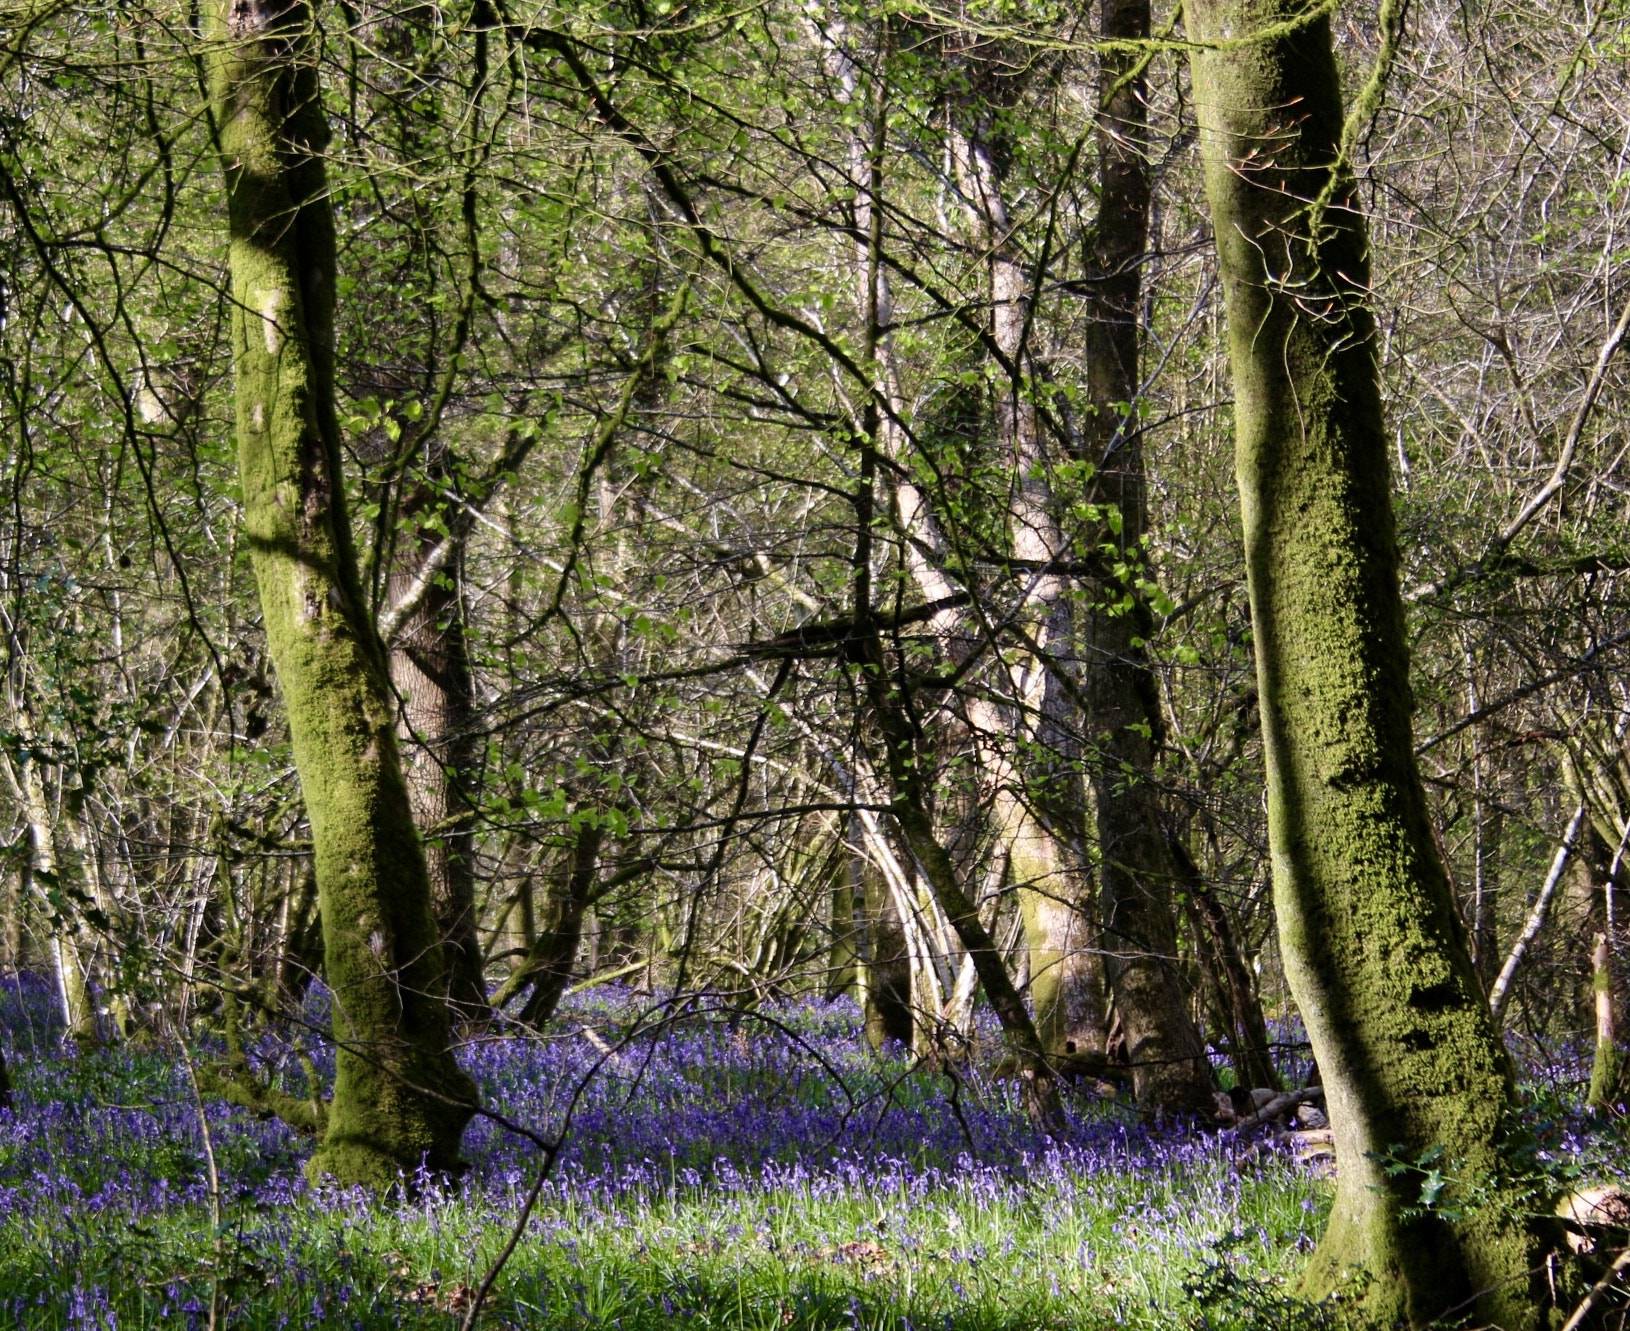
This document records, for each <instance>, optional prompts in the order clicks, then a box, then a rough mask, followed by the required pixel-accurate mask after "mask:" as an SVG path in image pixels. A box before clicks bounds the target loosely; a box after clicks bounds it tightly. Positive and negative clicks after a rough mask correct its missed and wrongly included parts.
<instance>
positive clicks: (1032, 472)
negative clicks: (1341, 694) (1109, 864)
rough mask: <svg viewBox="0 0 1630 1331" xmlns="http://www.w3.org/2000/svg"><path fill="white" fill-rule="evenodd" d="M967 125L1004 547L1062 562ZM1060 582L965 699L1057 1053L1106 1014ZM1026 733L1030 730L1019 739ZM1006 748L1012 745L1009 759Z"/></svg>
mask: <svg viewBox="0 0 1630 1331" xmlns="http://www.w3.org/2000/svg"><path fill="white" fill-rule="evenodd" d="M968 112H969V113H970V114H968V115H967V118H968V119H970V120H971V121H972V122H973V123H972V124H971V125H970V126H969V127H967V128H965V129H964V130H963V131H961V132H959V133H958V135H957V153H956V156H957V165H958V175H959V177H960V180H961V184H962V191H963V194H964V195H965V196H966V198H967V199H968V202H969V211H970V212H971V213H972V215H973V222H974V224H975V228H976V230H977V233H978V235H977V244H978V245H979V247H980V248H981V249H982V250H983V251H984V252H985V254H986V268H987V272H988V275H989V284H990V305H991V322H990V328H991V341H992V342H993V343H994V344H995V347H996V350H997V351H999V352H1000V353H1001V355H1002V357H1003V358H1004V359H1005V361H1006V362H1007V364H1006V369H1005V373H1006V374H1007V375H1008V382H1007V383H1006V385H1004V391H1003V392H1002V394H1001V396H1000V398H999V399H998V401H997V410H996V418H997V428H998V432H999V434H1000V442H1001V447H1002V453H1003V458H1002V461H1003V465H1004V466H1005V467H1006V468H1007V469H1008V475H1009V476H1010V478H1011V479H1010V482H1009V489H1010V499H1009V502H1010V505H1011V512H1010V516H1009V528H1010V532H1011V540H1012V543H1013V554H1014V557H1015V558H1017V559H1020V560H1024V561H1027V564H1029V565H1031V566H1043V567H1044V566H1046V565H1047V564H1049V563H1052V562H1054V561H1058V560H1061V559H1063V558H1064V557H1065V556H1066V554H1067V553H1068V552H1067V551H1066V550H1065V549H1064V540H1063V536H1062V534H1061V533H1060V531H1059V526H1058V521H1057V515H1056V513H1055V501H1054V497H1053V493H1052V487H1051V484H1050V482H1049V480H1048V469H1047V458H1046V456H1045V450H1044V448H1043V446H1042V445H1043V438H1042V431H1041V422H1040V420H1039V418H1038V416H1037V412H1036V408H1035V405H1034V403H1033V402H1032V401H1031V392H1032V389H1033V386H1034V382H1035V373H1034V371H1035V366H1034V363H1033V358H1032V356H1031V354H1030V348H1029V345H1028V338H1029V330H1030V324H1031V317H1030V316H1031V293H1030V280H1029V276H1028V274H1027V273H1026V272H1025V267H1024V263H1023V261H1022V258H1021V256H1020V254H1019V251H1018V246H1017V245H1016V243H1015V242H1014V239H1013V235H1012V224H1011V222H1010V221H1009V217H1008V207H1007V199H1006V196H1005V188H1006V180H1007V162H1006V156H1007V154H1006V152H1005V151H1004V149H1003V147H1002V145H1001V143H1000V135H999V133H998V132H997V131H996V130H995V129H994V127H993V124H992V121H993V119H994V116H993V114H992V111H991V108H989V107H987V106H975V107H972V108H968ZM1066 591H1067V587H1066V583H1065V579H1064V578H1063V577H1061V576H1059V575H1057V574H1052V573H1048V574H1043V575H1041V576H1037V577H1035V578H1034V579H1033V586H1031V587H1030V589H1029V590H1028V594H1027V597H1026V600H1027V603H1028V607H1027V608H1028V610H1029V618H1030V619H1031V620H1032V636H1033V641H1034V642H1035V643H1036V645H1037V646H1038V647H1039V648H1040V649H1041V650H1040V652H1039V653H1036V654H1034V655H1033V656H1031V657H1030V658H1029V659H1025V660H1023V661H1021V662H1020V663H1019V664H1018V665H1016V666H1012V667H1010V668H1009V675H1010V679H1011V688H1012V693H1013V697H1014V701H1013V704H1012V705H1011V706H1010V708H1009V709H1008V710H1009V711H1010V712H1011V713H1012V715H1011V716H1010V717H1004V716H1002V715H1001V712H1000V710H999V709H997V708H996V707H994V706H993V705H989V704H982V703H981V702H978V701H975V702H972V703H970V705H969V707H968V713H969V719H970V721H971V722H972V723H973V725H974V727H975V729H976V731H977V737H978V739H979V741H980V743H981V746H982V747H983V748H984V749H985V750H986V754H985V760H986V765H987V766H988V767H990V768H991V769H993V771H994V773H995V774H996V781H995V785H996V791H995V796H994V799H993V806H994V807H993V810H992V822H993V823H994V826H995V832H996V836H997V840H998V843H999V844H1000V846H1001V847H1002V849H1003V851H1004V852H1005V853H1006V855H1007V857H1008V862H1009V867H1010V870H1011V874H1012V882H1013V889H1014V893H1015V895H1016V896H1017V897H1018V901H1019V911H1020V919H1021V921H1022V924H1023V927H1024V933H1025V943H1026V951H1027V954H1028V956H1027V959H1028V962H1029V970H1030V985H1029V988H1030V1004H1031V1009H1032V1011H1033V1012H1034V1013H1035V1022H1036V1030H1037V1033H1038V1034H1039V1035H1040V1036H1041V1041H1042V1044H1043V1046H1044V1047H1045V1048H1046V1050H1047V1053H1048V1055H1049V1056H1050V1057H1052V1058H1054V1059H1055V1060H1057V1059H1060V1058H1062V1057H1066V1056H1068V1055H1072V1054H1079V1055H1083V1056H1088V1055H1094V1054H1100V1053H1102V1052H1103V1042H1104V1036H1105V1026H1106V1014H1105V1012H1104V1000H1103V974H1102V966H1101V965H1100V962H1099V958H1098V947H1097V942H1098V940H1097V939H1096V938H1093V937H1091V936H1090V934H1089V928H1090V925H1091V923H1092V922H1093V920H1094V913H1093V912H1092V911H1091V910H1090V909H1088V908H1087V906H1086V904H1085V902H1084V898H1085V895H1086V893H1087V892H1088V891H1089V890H1090V878H1089V876H1088V874H1087V872H1086V866H1085V864H1084V863H1083V862H1082V859H1081V856H1080V853H1079V851H1080V847H1081V844H1082V840H1083V837H1082V833H1083V832H1084V830H1085V820H1086V813H1085V807H1084V806H1085V800H1084V798H1083V792H1082V782H1081V777H1080V775H1079V766H1078V763H1079V758H1080V752H1079V748H1080V746H1079V744H1078V743H1077V736H1076V726H1075V716H1074V707H1073V704H1072V703H1071V702H1070V700H1069V691H1068V690H1067V689H1066V688H1065V685H1064V681H1063V680H1062V679H1061V678H1060V677H1059V675H1060V671H1061V670H1063V669H1066V668H1068V667H1067V665H1066V664H1065V663H1066V662H1067V661H1069V660H1070V659H1071V658H1073V656H1074V643H1073V638H1074V636H1075V625H1074V616H1073V614H1072V612H1071V603H1070V601H1069V599H1068V597H1067V596H1066ZM1024 741H1031V742H1030V743H1029V744H1028V745H1025V744H1024V743H1023V742H1024ZM1004 748H1012V749H1013V750H1016V751H1017V750H1023V752H1024V757H1022V758H1018V757H1014V758H1009V757H1008V756H1007V754H1006V753H1005V752H1002V751H1001V750H1002V749H1004Z"/></svg>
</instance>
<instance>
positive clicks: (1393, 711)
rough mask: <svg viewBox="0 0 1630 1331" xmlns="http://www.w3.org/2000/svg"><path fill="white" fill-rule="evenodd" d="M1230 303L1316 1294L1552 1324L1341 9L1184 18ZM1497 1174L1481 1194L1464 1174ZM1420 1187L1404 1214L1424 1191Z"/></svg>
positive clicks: (1420, 1321) (1267, 7) (1410, 1310)
mask: <svg viewBox="0 0 1630 1331" xmlns="http://www.w3.org/2000/svg"><path fill="white" fill-rule="evenodd" d="M1185 14H1186V19H1187V22H1188V25H1189V36H1190V37H1191V38H1192V39H1193V40H1194V41H1196V42H1198V43H1201V44H1202V45H1201V46H1200V47H1199V48H1198V49H1197V50H1195V52H1194V53H1193V55H1192V64H1193V71H1194V93H1195V106H1196V108H1197V111H1198V114H1199V119H1200V143H1201V153H1202V157H1203V161H1204V166H1205V175H1206V187H1207V193H1208V196H1209V199H1210V204H1211V212H1212V219H1213V224H1214V229H1215V233H1216V242H1217V249H1218V256H1219V266H1220V270H1221V274H1222V278H1223V285H1224V291H1225V295H1226V300H1227V308H1228V321H1229V341H1230V346H1229V351H1230V360H1231V364H1232V370H1233V379H1234V398H1235V406H1234V414H1235V429H1236V463H1237V468H1238V481H1239V489H1240V499H1241V509H1242V514H1243V524H1244V536H1245V547H1246V570H1247V578H1248V588H1249V592H1250V600H1251V612H1252V625H1253V632H1254V640H1255V649H1256V659H1257V677H1258V686H1259V691H1260V699H1261V712H1262V741H1263V751H1264V758H1265V762H1266V767H1267V774H1268V826H1269V836H1270V844H1271V852H1272V860H1273V874H1274V895H1275V903H1276V906H1277V910H1278V917H1279V932H1280V942H1281V948H1282V951H1283V956H1284V965H1285V971H1286V977H1287V979H1288V981H1289V983H1290V988H1291V993H1292V995H1293V996H1294V998H1295V1000H1296V1003H1297V1006H1298V1008H1299V1009H1300V1011H1301V1014H1302V1017H1303V1019H1304V1020H1305V1022H1306V1024H1307V1030H1308V1035H1309V1038H1310V1040H1311V1041H1312V1045H1313V1053H1314V1057H1315V1058H1316V1059H1317V1061H1318V1066H1319V1071H1320V1075H1321V1079H1322V1082H1323V1085H1324V1088H1325V1091H1326V1094H1327V1096H1328V1101H1329V1107H1330V1118H1331V1126H1332V1127H1333V1129H1334V1131H1335V1142H1336V1153H1337V1159H1338V1162H1339V1165H1340V1176H1339V1179H1338V1182H1337V1186H1336V1196H1335V1201H1334V1207H1333V1210H1332V1213H1331V1217H1330V1223H1329V1226H1328V1228H1327V1230H1326V1232H1325V1235H1324V1238H1323V1240H1322V1241H1321V1242H1320V1244H1319V1247H1318V1249H1317V1251H1316V1252H1315V1254H1314V1256H1313V1258H1312V1260H1311V1262H1310V1264H1309V1266H1308V1269H1307V1271H1306V1274H1305V1275H1304V1277H1303V1289H1304V1290H1305V1291H1306V1292H1308V1293H1310V1294H1324V1293H1327V1292H1329V1291H1332V1290H1335V1289H1338V1288H1347V1287H1348V1286H1347V1281H1348V1279H1349V1276H1350V1273H1352V1272H1354V1271H1355V1270H1357V1269H1362V1270H1363V1271H1364V1272H1365V1273H1366V1275H1367V1283H1364V1284H1362V1285H1361V1286H1353V1287H1351V1288H1353V1289H1354V1290H1355V1292H1356V1291H1359V1290H1361V1291H1362V1293H1361V1297H1362V1299H1363V1301H1364V1303H1365V1305H1366V1307H1367V1308H1368V1310H1369V1311H1371V1312H1373V1313H1374V1314H1377V1320H1378V1321H1379V1322H1380V1323H1381V1324H1383V1325H1390V1324H1391V1323H1393V1322H1394V1321H1404V1322H1407V1323H1408V1324H1409V1325H1411V1326H1417V1327H1418V1326H1424V1325H1426V1324H1427V1323H1428V1322H1429V1321H1431V1320H1433V1319H1435V1318H1438V1317H1440V1316H1444V1315H1452V1316H1453V1317H1454V1318H1455V1319H1456V1320H1457V1321H1458V1320H1460V1319H1469V1320H1470V1321H1472V1322H1475V1323H1476V1324H1477V1325H1480V1326H1481V1325H1498V1326H1501V1327H1504V1328H1507V1331H1517V1329H1518V1328H1525V1327H1534V1326H1536V1325H1537V1324H1538V1322H1539V1317H1540V1314H1539V1307H1540V1303H1539V1297H1538V1294H1539V1291H1538V1290H1537V1289H1536V1287H1535V1285H1534V1273H1535V1272H1538V1271H1542V1270H1543V1264H1542V1263H1539V1262H1537V1261H1536V1260H1534V1259H1535V1257H1536V1256H1537V1254H1536V1252H1535V1248H1534V1240H1533V1236H1532V1235H1531V1233H1530V1230H1529V1228H1528V1225H1527V1224H1526V1222H1525V1219H1524V1217H1523V1216H1522V1215H1521V1214H1520V1213H1519V1211H1518V1205H1517V1201H1516V1198H1515V1197H1514V1196H1512V1195H1511V1194H1509V1193H1508V1192H1507V1191H1505V1189H1504V1185H1502V1183H1501V1181H1500V1178H1501V1175H1500V1170H1501V1166H1502V1154H1501V1144H1502V1141H1503V1140H1504V1138H1505V1135H1506V1133H1507V1132H1508V1123H1509V1118H1508V1111H1509V1110H1510V1108H1511V1106H1512V1103H1513V1089H1512V1087H1513V1083H1512V1066H1511V1063H1510V1060H1509V1058H1508V1056H1507V1054H1506V1051H1505V1049H1504V1047H1503V1045H1502V1043H1501V1041H1500V1037H1499V1033H1498V1031H1497V1030H1496V1029H1495V1027H1494V1024H1493V1022H1492V1021H1491V1019H1490V1016H1489V1010H1488V1006H1487V1004H1486V1003H1485V1001H1484V998H1483V993H1482V987H1481V985H1480V984H1479V982H1478V978H1477V975H1476V973H1475V971H1474V970H1473V967H1472V962H1471V956H1470V953H1469V951H1468V948H1467V940H1466V936H1465V932H1464V929H1463V927H1462V925H1461V923H1460V920H1459V916H1458V914H1457V912H1456V909H1455V903H1454V900H1453V898H1452V895H1451V892H1450V886H1449V883H1448V880H1447V876H1446V874H1445V870H1444V867H1443V864H1442V861H1441V860H1440V858H1439V856H1438V852H1437V849H1436V847H1435V844H1434V838H1433V835H1432V828H1431V826H1430V823H1429V821H1428V810H1427V806H1426V801H1425V798H1424V795H1423V792H1422V787H1421V783H1420V778H1419V774H1418V771H1417V769H1416V766H1415V759H1414V754H1413V742H1412V735H1411V713H1412V700H1411V696H1410V686H1409V662H1408V652H1407V639H1406V636H1405V626H1404V613H1403V602H1402V598H1401V596H1400V594H1399V589H1398V552H1397V536H1396V534H1395V531H1394V526H1393V518H1392V496H1391V491H1390V477H1389V473H1388V454H1387V440H1386V434H1385V429H1384V421H1383V418H1382V410H1381V399H1380V383H1379V374H1378V367H1377V361H1376V346H1375V341H1376V338H1375V327H1374V323H1373V320H1372V318H1371V316H1370V313H1369V310H1368V306H1367V304H1366V302H1367V298H1368V282H1369V276H1368V274H1369V255H1368V240H1367V237H1366V234H1365V227H1364V225H1363V221H1362V218H1361V216H1360V214H1359V213H1358V212H1357V201H1356V197H1355V195H1356V187H1355V184H1354V182H1353V179H1352V177H1351V174H1350V172H1348V171H1347V169H1346V168H1345V167H1337V166H1334V165H1333V164H1335V163H1337V162H1338V159H1339V155H1340V144H1341V142H1342V138H1343V120H1342V105H1341V94H1340V86H1339V82H1338V75H1337V70H1336V62H1335V56H1334V52H1333V48H1332V41H1331V31H1330V25H1329V20H1328V18H1327V16H1326V14H1325V12H1324V11H1322V10H1308V9H1306V8H1305V7H1304V6H1302V5H1301V4H1300V3H1299V2H1297V0H1194V2H1193V3H1191V4H1190V5H1189V6H1188V7H1187V9H1186V11H1185ZM1433 1151H1441V1152H1442V1159H1443V1160H1445V1161H1450V1162H1453V1164H1452V1166H1451V1169H1452V1171H1453V1174H1454V1178H1455V1182H1454V1183H1453V1184H1452V1186H1451V1187H1450V1189H1449V1191H1448V1193H1447V1195H1445V1197H1444V1198H1443V1200H1444V1201H1445V1202H1446V1203H1448V1204H1450V1205H1453V1204H1454V1202H1457V1201H1458V1202H1460V1203H1462V1204H1465V1203H1468V1202H1470V1203H1473V1204H1471V1205H1468V1206H1467V1211H1466V1214H1465V1216H1464V1218H1463V1219H1460V1220H1458V1221H1452V1220H1450V1219H1448V1218H1445V1217H1443V1216H1442V1215H1441V1213H1440V1212H1438V1211H1437V1210H1434V1209H1433V1208H1431V1207H1427V1208H1421V1207H1420V1205H1419V1203H1420V1202H1421V1200H1422V1177H1421V1175H1420V1174H1419V1173H1418V1172H1415V1171H1412V1170H1408V1169H1406V1170H1404V1171H1402V1172H1400V1173H1396V1174H1389V1173H1388V1172H1387V1171H1386V1169H1385V1167H1384V1161H1385V1160H1386V1159H1387V1158H1389V1157H1396V1156H1402V1157H1403V1158H1405V1159H1408V1160H1412V1161H1417V1162H1418V1161H1419V1159H1420V1158H1421V1157H1422V1156H1423V1155H1424V1154H1426V1153H1428V1152H1433ZM1473 1186H1476V1187H1481V1188H1486V1189H1487V1191H1486V1192H1484V1193H1483V1194H1481V1195H1474V1194H1472V1193H1471V1192H1470V1189H1471V1188H1472V1187H1473ZM1412 1208H1413V1209H1412Z"/></svg>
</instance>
